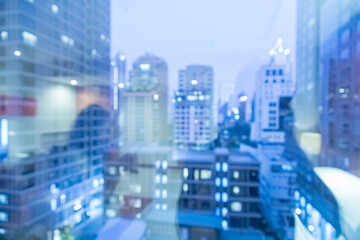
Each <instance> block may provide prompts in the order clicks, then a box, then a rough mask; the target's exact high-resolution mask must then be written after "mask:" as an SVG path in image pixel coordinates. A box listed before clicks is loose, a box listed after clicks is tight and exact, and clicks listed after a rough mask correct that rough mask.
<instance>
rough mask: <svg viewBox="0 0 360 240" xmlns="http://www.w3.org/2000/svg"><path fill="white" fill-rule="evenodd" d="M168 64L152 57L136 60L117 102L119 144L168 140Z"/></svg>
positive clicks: (157, 143) (148, 55) (155, 143)
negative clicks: (119, 130) (118, 106)
mask: <svg viewBox="0 0 360 240" xmlns="http://www.w3.org/2000/svg"><path fill="white" fill-rule="evenodd" d="M167 72H168V69H167V65H166V62H165V61H164V60H163V59H161V58H158V57H156V56H154V55H151V54H146V55H144V56H142V57H140V58H139V59H137V60H136V61H135V63H134V64H133V70H132V71H131V72H130V76H129V82H128V83H126V84H125V86H124V89H123V90H122V92H121V99H120V109H121V114H120V127H121V135H122V137H121V139H122V143H123V144H126V145H134V144H135V145H136V144H146V145H159V144H164V143H166V142H167V140H168V121H167V101H168V97H167V91H168V82H167V78H168V76H167Z"/></svg>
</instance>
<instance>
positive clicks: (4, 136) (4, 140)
mask: <svg viewBox="0 0 360 240" xmlns="http://www.w3.org/2000/svg"><path fill="white" fill-rule="evenodd" d="M0 130H1V131H0V132H1V139H0V140H1V142H0V144H1V146H3V147H6V146H7V145H8V143H9V136H8V132H9V129H8V120H7V119H2V120H1V121H0Z"/></svg>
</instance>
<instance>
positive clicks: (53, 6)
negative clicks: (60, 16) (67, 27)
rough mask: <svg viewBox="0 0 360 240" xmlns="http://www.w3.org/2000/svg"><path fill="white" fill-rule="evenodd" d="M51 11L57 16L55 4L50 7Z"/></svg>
mask: <svg viewBox="0 0 360 240" xmlns="http://www.w3.org/2000/svg"><path fill="white" fill-rule="evenodd" d="M51 11H52V12H53V13H54V14H57V13H58V12H59V7H58V6H57V5H56V4H53V5H51Z"/></svg>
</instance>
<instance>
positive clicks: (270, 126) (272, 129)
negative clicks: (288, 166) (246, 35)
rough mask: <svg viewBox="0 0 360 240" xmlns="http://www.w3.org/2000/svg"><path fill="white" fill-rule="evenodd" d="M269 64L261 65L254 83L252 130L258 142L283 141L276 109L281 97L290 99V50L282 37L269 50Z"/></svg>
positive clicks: (291, 89)
mask: <svg viewBox="0 0 360 240" xmlns="http://www.w3.org/2000/svg"><path fill="white" fill-rule="evenodd" d="M269 53H270V56H271V60H270V63H269V64H266V65H264V66H262V67H261V69H260V70H259V72H258V77H257V82H256V90H257V92H256V95H255V96H256V102H255V121H256V126H255V129H254V130H255V131H256V136H257V139H256V140H258V141H262V142H284V140H285V133H284V131H283V130H282V129H281V121H280V112H281V111H282V109H281V107H282V106H283V104H282V100H281V98H283V97H287V98H291V96H292V94H293V91H294V89H293V84H292V81H291V75H292V70H291V63H290V58H289V54H290V50H289V49H284V48H283V45H282V39H278V41H277V44H276V45H275V46H274V48H273V49H271V50H270V52H269Z"/></svg>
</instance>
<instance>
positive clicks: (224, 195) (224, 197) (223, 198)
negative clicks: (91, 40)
mask: <svg viewBox="0 0 360 240" xmlns="http://www.w3.org/2000/svg"><path fill="white" fill-rule="evenodd" d="M222 200H223V202H227V201H228V194H227V193H225V192H224V193H223V194H222Z"/></svg>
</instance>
